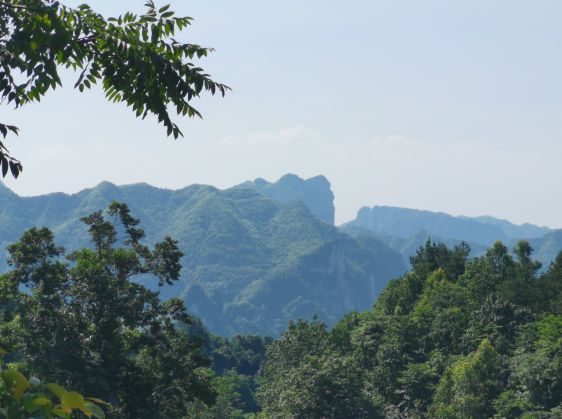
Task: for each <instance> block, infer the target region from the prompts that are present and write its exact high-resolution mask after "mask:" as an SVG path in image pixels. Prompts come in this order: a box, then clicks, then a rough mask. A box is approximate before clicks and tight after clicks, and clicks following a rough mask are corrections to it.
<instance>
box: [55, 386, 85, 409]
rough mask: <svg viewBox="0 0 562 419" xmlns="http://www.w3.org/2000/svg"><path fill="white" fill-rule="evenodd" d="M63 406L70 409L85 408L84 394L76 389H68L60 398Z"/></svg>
mask: <svg viewBox="0 0 562 419" xmlns="http://www.w3.org/2000/svg"><path fill="white" fill-rule="evenodd" d="M60 401H61V404H62V405H63V407H68V408H69V409H80V410H82V411H83V410H84V409H85V405H84V396H82V395H81V394H80V393H78V392H76V391H67V392H66V393H64V394H63V395H62V397H61V399H60Z"/></svg>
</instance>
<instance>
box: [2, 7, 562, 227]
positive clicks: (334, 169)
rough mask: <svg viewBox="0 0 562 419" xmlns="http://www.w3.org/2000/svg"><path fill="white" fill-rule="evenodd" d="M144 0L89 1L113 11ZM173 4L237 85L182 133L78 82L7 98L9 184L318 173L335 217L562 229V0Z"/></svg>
mask: <svg viewBox="0 0 562 419" xmlns="http://www.w3.org/2000/svg"><path fill="white" fill-rule="evenodd" d="M72 3H75V4H78V3H80V2H72ZM143 3H144V2H143V1H132V0H129V1H119V2H116V1H108V0H96V1H92V2H91V4H92V6H94V7H95V8H96V9H98V10H100V11H101V12H103V13H104V14H107V15H111V14H116V13H122V12H124V11H126V10H138V11H141V10H142V4H143ZM159 4H164V2H160V3H159ZM172 9H174V10H176V11H177V12H178V14H184V15H185V14H187V15H190V16H192V17H194V18H195V22H194V24H193V26H192V28H191V29H190V30H188V31H187V32H186V33H185V34H184V35H183V36H182V39H183V40H189V41H190V42H195V43H200V44H202V45H206V46H212V47H214V48H215V49H216V52H215V53H214V54H213V55H212V56H211V57H210V58H208V59H206V60H203V62H202V63H201V64H202V66H203V67H204V68H205V69H206V70H208V71H209V72H210V73H211V74H212V75H213V76H214V77H215V78H216V79H218V80H220V81H223V82H225V83H227V84H229V85H230V86H231V87H232V88H233V92H232V93H230V94H229V95H228V97H227V98H225V99H221V98H219V97H215V98H205V99H203V100H201V101H200V102H199V103H196V104H195V105H196V107H197V106H198V107H199V109H200V110H201V111H202V112H203V114H204V116H205V119H204V120H202V121H195V120H182V121H180V125H181V127H182V128H183V131H184V133H185V134H186V138H184V139H182V140H180V141H177V142H174V141H173V140H170V139H166V138H165V135H164V131H163V129H162V127H160V126H158V125H156V123H155V121H152V120H146V121H140V120H136V119H135V118H134V116H133V115H132V114H131V113H130V112H129V111H128V110H127V109H126V108H125V107H124V106H123V105H113V104H107V103H105V101H104V99H103V95H102V94H101V92H99V91H94V92H91V93H89V94H82V95H81V94H79V93H77V92H74V91H73V90H72V89H71V86H72V83H70V82H69V83H67V86H68V87H67V88H66V89H64V90H62V91H56V92H54V93H51V94H50V95H49V96H48V97H47V98H46V99H44V100H43V101H42V102H41V103H40V104H34V105H31V106H29V107H27V108H22V109H21V110H17V111H15V112H12V111H9V110H7V109H6V108H4V109H3V110H2V115H3V116H2V119H3V120H6V121H7V122H12V123H16V124H17V125H19V126H20V128H21V129H22V134H21V136H20V137H19V138H17V139H13V138H11V139H10V140H9V141H8V144H9V146H10V148H11V150H12V151H13V152H14V154H16V155H17V156H18V157H20V158H21V159H22V161H23V163H24V173H23V176H22V177H21V178H20V179H19V180H17V181H12V180H8V181H7V182H6V183H7V184H8V186H9V187H11V188H12V189H13V190H15V191H16V192H18V193H20V194H23V195H32V194H39V193H46V192H52V191H65V192H75V191H77V190H79V189H82V188H84V187H90V186H93V185H95V184H97V183H99V182H100V181H102V180H110V181H112V182H115V183H118V184H124V183H133V182H148V183H151V184H154V185H156V186H163V187H169V188H179V187H182V186H185V185H188V184H191V183H209V184H214V185H216V186H219V187H227V186H230V185H234V184H236V183H240V182H242V181H244V180H247V179H253V178H255V177H264V178H266V179H269V180H275V179H276V178H278V177H279V176H281V175H282V174H284V173H286V172H293V173H297V174H299V175H301V176H304V177H308V176H313V175H316V174H325V175H326V176H327V177H328V178H329V179H330V181H331V182H332V185H333V189H334V192H335V194H336V209H337V215H336V217H337V220H338V221H339V222H342V221H347V220H349V219H351V218H353V216H354V214H355V212H356V211H357V209H358V208H359V207H361V206H363V205H369V206H372V205H375V204H381V205H399V206H406V207H414V208H420V209H430V210H439V211H445V212H449V213H453V214H465V215H482V214H490V215H495V216H499V217H504V218H508V219H510V220H513V221H515V222H524V221H529V222H534V223H538V224H546V225H549V226H554V227H562V219H561V217H560V214H562V197H560V194H559V193H558V191H559V189H560V185H561V184H562V167H561V165H560V161H561V159H562V76H561V74H562V58H561V57H562V25H560V16H562V2H560V1H558V0H534V1H531V0H527V1H521V0H470V1H469V0H466V1H450V0H448V1H445V0H441V1H437V0H424V1H414V0H409V1H405V0H404V1H401V0H385V1H377V0H370V1H353V0H350V1H345V2H344V1H330V0H323V1H317V0H307V1H302V0H300V1H295V0H286V1H283V2H268V1H263V0H262V1H254V0H252V1H250V0H239V1H236V2H234V1H226V0H221V1H213V0H205V1H185V0H182V1H179V0H176V1H172ZM68 80H69V81H71V80H72V78H71V76H70V75H69V77H68ZM63 168H66V170H63Z"/></svg>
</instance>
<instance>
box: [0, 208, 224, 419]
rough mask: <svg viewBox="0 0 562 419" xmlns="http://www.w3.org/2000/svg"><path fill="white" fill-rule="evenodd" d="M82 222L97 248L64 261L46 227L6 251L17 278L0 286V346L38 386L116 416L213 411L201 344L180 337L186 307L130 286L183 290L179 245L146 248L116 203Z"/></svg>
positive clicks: (0, 280) (133, 222) (165, 243)
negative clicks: (87, 397)
mask: <svg viewBox="0 0 562 419" xmlns="http://www.w3.org/2000/svg"><path fill="white" fill-rule="evenodd" d="M82 221H83V222H84V223H85V224H86V225H87V226H88V227H89V232H90V235H91V238H92V242H93V245H94V248H93V249H89V248H85V249H81V250H78V251H76V252H73V253H71V254H70V255H69V256H68V257H67V259H68V262H66V261H64V259H63V257H64V255H65V253H64V249H62V248H61V247H58V246H56V245H55V244H54V241H53V234H52V233H51V232H50V231H49V230H48V229H45V228H43V229H36V228H34V229H31V230H28V231H26V232H25V233H24V234H23V236H22V238H21V240H20V242H18V243H16V244H14V245H12V246H10V247H9V252H10V264H11V266H12V270H11V271H10V272H9V273H7V274H5V275H3V276H2V277H1V278H0V284H1V287H0V290H1V295H0V298H1V300H2V301H3V302H5V303H6V306H7V307H8V309H5V310H4V312H3V314H2V319H1V322H0V323H4V325H7V326H3V327H4V328H5V329H6V331H8V333H6V334H3V335H2V337H0V345H4V346H5V344H6V343H7V344H10V345H12V348H13V349H15V350H17V351H18V352H19V353H21V354H22V361H24V362H26V364H27V366H28V368H29V370H30V371H32V372H33V373H34V374H36V375H37V376H38V377H39V378H41V379H44V380H47V379H48V380H54V381H57V382H59V383H61V384H64V385H68V386H70V387H72V388H76V389H77V390H78V391H81V392H83V393H84V394H95V395H96V396H98V397H100V398H102V399H104V400H107V401H109V402H111V403H112V405H113V415H115V416H116V417H128V418H138V417H151V418H160V417H181V416H182V415H183V414H185V412H186V411H187V409H188V406H189V404H190V403H191V402H193V401H196V400H198V401H201V402H202V403H212V402H213V400H214V397H215V392H214V390H213V387H212V382H211V380H212V372H211V371H210V370H209V369H207V368H206V367H208V366H209V365H210V359H209V358H208V357H206V356H204V355H203V353H202V351H201V341H200V339H197V338H192V337H189V336H188V335H186V334H184V333H180V332H178V330H177V328H176V324H177V323H178V322H181V323H189V322H190V316H189V315H188V314H187V313H186V311H185V307H184V305H183V303H182V302H181V301H180V300H178V299H171V300H168V301H166V302H162V301H161V300H160V298H159V295H158V292H153V291H150V290H149V289H147V288H146V287H144V286H143V285H141V284H140V283H138V282H137V281H135V280H134V278H135V277H137V276H139V275H142V276H143V277H144V278H145V280H149V278H152V279H153V281H155V282H157V283H158V284H159V285H160V286H165V285H168V284H172V283H173V282H174V281H177V280H178V278H179V272H180V265H179V259H180V257H181V252H180V251H179V250H178V249H177V246H176V242H175V241H174V240H172V239H170V238H165V239H164V240H163V241H161V242H159V243H156V244H155V245H154V247H152V248H150V247H148V246H145V245H144V244H142V242H141V240H142V239H143V237H144V232H143V230H142V229H141V228H139V226H138V224H139V221H138V220H137V219H135V218H133V217H132V216H131V215H130V213H129V209H128V208H127V206H126V205H124V204H120V203H117V202H114V203H112V204H111V205H110V207H109V209H108V211H107V213H106V214H104V213H103V212H102V211H98V212H95V213H93V214H91V215H89V216H87V217H84V218H83V220H82ZM7 303H10V304H7ZM4 340H7V342H4Z"/></svg>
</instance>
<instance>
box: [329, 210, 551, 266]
mask: <svg viewBox="0 0 562 419" xmlns="http://www.w3.org/2000/svg"><path fill="white" fill-rule="evenodd" d="M340 229H341V230H342V231H344V232H347V233H348V234H351V235H353V236H355V237H360V236H362V235H368V236H374V237H378V238H379V239H381V240H382V241H384V242H385V243H386V244H387V245H389V246H390V247H391V248H393V249H394V250H397V251H399V252H401V253H402V255H403V257H404V260H405V262H406V263H407V261H408V259H409V256H411V255H412V254H414V253H415V251H416V249H417V248H419V247H420V246H421V245H422V244H423V243H424V242H425V241H426V240H427V239H428V238H431V239H432V240H433V241H437V242H443V243H445V244H447V245H448V246H454V245H456V244H458V243H460V242H461V241H464V242H466V243H468V244H469V245H470V246H471V249H472V256H479V255H481V254H482V253H483V252H484V251H485V250H486V249H487V248H488V247H489V246H491V245H492V244H493V243H494V242H495V241H497V240H501V241H502V242H504V243H505V244H507V245H508V246H513V245H514V244H515V242H517V241H518V240H528V241H530V243H531V245H532V246H533V247H534V249H535V251H536V252H535V257H536V258H537V259H538V260H540V261H541V262H543V265H545V266H547V265H548V264H549V263H550V261H551V260H552V259H553V258H554V257H555V256H556V254H557V253H558V251H560V250H562V230H553V229H550V228H548V227H539V226H536V225H533V224H529V223H525V224H522V225H517V224H514V223H511V222H509V221H507V220H502V219H498V218H495V217H491V216H482V217H466V216H458V217H455V216H452V215H449V214H446V213H442V212H433V211H424V210H417V209H409V208H401V207H391V206H374V207H372V208H369V207H363V208H361V209H360V210H359V211H358V213H357V217H356V218H355V219H354V220H353V221H350V222H349V223H345V224H344V225H342V226H340Z"/></svg>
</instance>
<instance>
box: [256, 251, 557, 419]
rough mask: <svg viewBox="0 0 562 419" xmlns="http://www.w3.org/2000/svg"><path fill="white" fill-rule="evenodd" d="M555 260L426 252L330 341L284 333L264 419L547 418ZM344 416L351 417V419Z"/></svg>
mask: <svg viewBox="0 0 562 419" xmlns="http://www.w3.org/2000/svg"><path fill="white" fill-rule="evenodd" d="M560 261H562V256H559V257H558V258H557V259H556V261H555V262H554V263H553V264H552V265H551V266H550V268H549V269H548V270H547V271H546V272H545V273H543V274H540V273H539V269H540V264H538V263H537V262H535V261H533V259H532V249H531V248H530V246H529V244H528V243H526V242H520V243H518V244H517V246H516V247H515V249H514V256H512V255H510V253H509V252H508V249H507V248H506V247H505V246H504V245H503V244H501V243H499V242H498V243H496V244H495V245H494V246H493V247H492V248H490V249H489V250H488V251H487V253H486V254H485V255H483V256H481V257H478V258H475V259H473V260H470V259H469V258H468V248H467V247H466V246H465V245H462V246H458V247H456V248H454V249H447V248H446V247H444V246H442V245H439V244H436V243H433V242H430V241H428V242H427V243H426V245H425V246H424V247H423V248H421V249H419V250H418V252H417V253H416V255H415V256H414V257H413V258H412V270H411V271H410V272H408V273H407V274H406V275H404V276H403V277H402V278H400V279H397V280H395V281H392V282H391V283H390V284H389V285H388V287H387V288H386V289H385V290H384V291H383V293H382V294H381V296H380V297H379V299H378V300H377V302H376V303H375V306H374V307H373V309H372V310H370V311H367V312H364V313H350V314H349V315H348V316H346V317H345V318H344V319H343V320H342V321H340V322H339V323H338V324H337V325H336V326H335V327H334V328H333V329H331V330H328V329H327V328H326V327H325V325H323V324H322V323H318V322H305V321H301V322H297V323H292V324H290V325H289V329H288V330H287V332H286V333H284V334H283V336H282V338H281V339H280V340H278V341H275V342H274V343H273V344H272V345H270V346H269V348H268V351H267V353H266V360H265V363H264V366H263V367H262V369H261V373H260V378H259V383H260V387H259V388H258V390H257V396H258V400H259V401H260V403H261V405H262V409H263V412H265V413H266V414H267V415H269V416H271V417H303V418H313V417H314V418H315V417H331V418H344V417H350V416H352V417H357V418H363V417H364V418H371V417H385V418H425V417H429V418H455V419H456V418H488V417H497V418H519V417H525V418H539V417H540V418H557V417H560V413H561V412H562V387H561V383H562V316H561V315H562V313H561V312H560V287H561V284H562V275H561V271H560ZM349 412H352V414H350V413H349Z"/></svg>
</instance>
